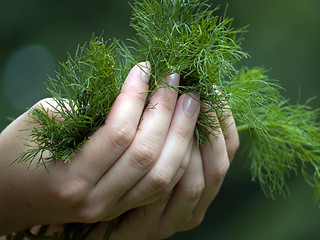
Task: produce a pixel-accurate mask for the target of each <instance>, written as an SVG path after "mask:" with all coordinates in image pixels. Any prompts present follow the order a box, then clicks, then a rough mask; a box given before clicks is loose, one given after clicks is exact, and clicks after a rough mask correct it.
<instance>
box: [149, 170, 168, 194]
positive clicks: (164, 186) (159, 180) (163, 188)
mask: <svg viewBox="0 0 320 240" xmlns="http://www.w3.org/2000/svg"><path fill="white" fill-rule="evenodd" d="M171 180H172V179H171V177H170V176H168V175H166V174H165V173H164V172H163V171H155V172H153V173H152V174H151V176H150V179H149V181H150V185H151V187H152V188H153V189H154V190H156V191H160V192H161V193H162V194H163V195H164V196H167V195H168V194H169V193H170V190H169V185H170V182H171Z"/></svg>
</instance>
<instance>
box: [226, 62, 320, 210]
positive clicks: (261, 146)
mask: <svg viewBox="0 0 320 240" xmlns="http://www.w3.org/2000/svg"><path fill="white" fill-rule="evenodd" d="M280 89H281V88H280V87H279V85H278V84H277V82H275V81H272V80H270V79H269V78H268V77H267V76H266V75H265V70H264V69H262V68H253V69H250V70H249V69H247V68H244V69H242V71H241V72H240V74H239V75H238V76H237V77H235V79H234V80H233V81H231V82H229V83H227V84H226V90H227V91H228V94H229V95H228V101H229V104H230V107H231V109H232V111H233V114H234V117H235V119H236V123H237V125H238V131H239V133H246V134H245V135H246V137H247V138H249V145H248V146H247V152H248V156H249V159H250V167H251V173H252V179H253V180H254V181H258V182H259V183H260V185H261V188H262V190H263V191H264V193H265V194H266V195H267V196H268V197H271V198H272V199H275V197H276V196H278V195H282V196H286V195H287V194H288V192H289V188H288V186H287V184H286V178H287V177H289V176H290V175H291V174H295V175H296V174H298V173H299V169H300V172H301V173H302V175H303V176H304V178H305V180H306V181H307V183H308V184H309V185H311V186H312V187H313V188H314V200H315V203H316V204H318V205H319V204H320V191H319V190H320V188H319V187H320V185H319V184H320V181H319V180H320V173H319V169H320V122H319V113H320V109H312V108H311V107H310V106H309V105H308V102H307V103H305V104H298V103H297V104H294V105H291V104H290V103H289V101H288V100H287V99H285V98H284V97H283V96H282V95H281V93H280V91H279V90H280ZM319 206H320V205H319Z"/></svg>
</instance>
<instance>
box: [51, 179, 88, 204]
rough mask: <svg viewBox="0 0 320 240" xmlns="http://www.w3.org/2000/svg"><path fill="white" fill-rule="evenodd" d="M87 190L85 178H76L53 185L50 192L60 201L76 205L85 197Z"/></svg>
mask: <svg viewBox="0 0 320 240" xmlns="http://www.w3.org/2000/svg"><path fill="white" fill-rule="evenodd" d="M88 191H89V186H88V183H87V182H86V181H85V180H81V179H79V178H76V179H74V180H73V181H68V182H65V183H63V184H61V183H60V184H58V185H56V186H54V187H53V189H52V194H53V196H54V198H55V199H56V200H57V201H59V202H61V203H65V204H70V205H76V204H78V203H81V202H83V201H84V200H85V199H86V197H87V195H88Z"/></svg>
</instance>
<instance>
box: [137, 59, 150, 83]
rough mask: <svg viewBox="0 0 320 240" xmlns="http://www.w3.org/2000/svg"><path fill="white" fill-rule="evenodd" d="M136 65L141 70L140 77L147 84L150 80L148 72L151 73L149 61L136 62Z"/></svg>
mask: <svg viewBox="0 0 320 240" xmlns="http://www.w3.org/2000/svg"><path fill="white" fill-rule="evenodd" d="M137 66H138V67H139V68H140V70H141V79H142V81H144V82H145V83H146V84H149V80H150V74H151V64H150V62H149V61H146V62H140V63H138V64H137Z"/></svg>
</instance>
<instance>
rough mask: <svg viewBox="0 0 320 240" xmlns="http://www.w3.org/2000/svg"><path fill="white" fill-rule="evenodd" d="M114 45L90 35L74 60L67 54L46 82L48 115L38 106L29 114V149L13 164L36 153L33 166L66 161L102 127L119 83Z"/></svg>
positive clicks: (45, 109)
mask: <svg viewBox="0 0 320 240" xmlns="http://www.w3.org/2000/svg"><path fill="white" fill-rule="evenodd" d="M116 45H117V42H116V41H115V42H112V43H110V44H109V45H108V46H106V42H105V41H104V40H103V39H102V38H101V37H94V36H93V37H92V39H91V41H90V42H89V44H88V46H87V44H84V46H82V47H78V49H77V51H76V53H75V57H74V58H73V57H71V55H70V54H69V56H68V60H67V61H66V62H65V63H60V68H59V71H58V72H57V73H56V78H50V79H49V85H48V86H47V89H48V91H49V95H50V96H51V97H52V98H53V100H54V103H52V102H47V104H48V105H49V106H50V112H48V109H47V108H46V107H44V106H40V107H39V108H34V109H32V110H31V112H30V116H31V118H32V119H33V120H32V123H34V124H36V126H37V127H34V128H33V129H31V130H30V137H31V140H30V141H31V142H32V144H30V148H29V150H28V151H27V153H25V154H23V155H21V156H20V158H19V159H17V161H20V162H21V161H32V160H33V159H34V158H35V157H36V156H37V155H38V154H40V158H39V162H38V165H39V164H40V165H41V164H46V163H49V162H51V161H55V160H63V161H64V162H69V161H70V158H71V157H72V156H73V155H74V154H75V153H76V152H77V151H78V150H79V149H80V148H81V145H82V144H83V143H84V142H85V141H86V140H88V138H89V137H90V135H91V134H92V133H93V132H94V131H95V130H96V129H98V128H99V127H101V126H102V125H103V124H104V121H105V118H106V116H107V115H108V113H109V111H110V109H111V106H112V104H113V102H114V100H115V99H116V97H117V96H118V95H119V93H120V86H121V84H122V82H121V81H120V80H119V79H118V78H117V72H118V69H117V68H116V66H115V58H114V55H113V51H114V48H115V46H116ZM34 146H35V147H34ZM45 152H47V153H50V154H44V153H45Z"/></svg>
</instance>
